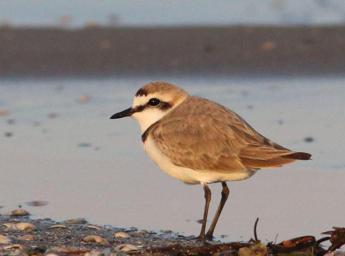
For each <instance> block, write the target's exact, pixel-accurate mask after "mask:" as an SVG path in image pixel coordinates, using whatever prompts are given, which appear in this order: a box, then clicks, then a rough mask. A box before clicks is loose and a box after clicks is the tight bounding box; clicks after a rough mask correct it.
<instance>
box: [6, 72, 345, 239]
mask: <svg viewBox="0 0 345 256" xmlns="http://www.w3.org/2000/svg"><path fill="white" fill-rule="evenodd" d="M163 78H164V80H168V81H171V82H174V83H177V84H179V85H181V86H182V87H184V88H185V89H186V90H187V91H189V92H190V93H191V94H194V95H199V96H202V97H207V98H210V99H213V100H215V101H217V102H219V103H221V104H223V105H225V106H228V107H230V108H231V109H233V110H234V111H236V112H237V113H238V114H240V115H241V116H242V117H243V118H245V119H246V120H247V121H248V122H249V123H250V124H251V125H253V126H254V127H255V128H256V129H257V130H258V131H259V132H260V133H262V134H264V135H266V136H267V137H269V138H270V139H272V140H274V141H276V142H277V143H280V144H282V145H284V146H286V147H288V148H291V149H293V150H298V151H305V152H309V153H311V154H312V155H313V159H312V160H311V161H303V162H296V163H294V164H291V165H288V166H285V167H284V168H279V169H278V168H277V169H272V170H262V171H260V172H258V173H257V174H256V175H254V176H253V177H252V178H250V179H248V180H245V181H241V182H229V184H228V185H229V187H230V190H231V195H230V200H229V202H228V203H227V204H226V206H225V208H224V211H223V214H222V216H221V219H220V221H219V225H218V226H217V229H216V233H215V234H216V236H217V237H221V236H222V237H225V238H224V239H225V240H226V241H238V240H245V241H246V240H248V239H249V238H250V236H251V235H252V227H253V223H254V221H255V219H256V217H259V218H260V226H259V232H260V237H261V238H262V239H267V240H268V241H274V240H275V237H276V236H277V235H278V239H279V240H283V239H287V238H289V237H296V236H299V235H305V234H319V233H320V232H321V231H324V230H327V229H328V228H329V227H331V226H344V217H343V212H344V205H345V198H344V196H343V195H344V186H343V183H344V179H345V172H344V169H345V160H344V156H343V152H344V151H345V149H344V146H345V137H344V136H343V130H342V129H340V128H339V127H343V126H344V123H345V116H344V114H343V110H344V95H345V87H344V84H345V79H344V78H332V79H331V78H324V79H320V78H318V79H315V78H305V79H282V78H279V79H278V78H271V79H247V80H246V79H233V78H227V79H213V78H209V79H207V78H203V79H201V78H199V77H194V78H190V77H189V78H167V77H162V76H161V77H154V76H152V77H151V78H150V80H151V79H152V80H154V79H163ZM147 81H148V79H147V78H127V79H120V78H112V79H94V80H93V79H74V80H73V79H72V80H69V79H67V80H61V79H56V80H44V79H42V80H31V79H24V80H20V79H13V80H1V81H0V91H1V94H0V109H1V110H2V112H3V116H1V117H0V151H1V154H0V177H1V182H0V184H1V186H0V194H1V195H2V196H1V198H0V205H2V206H3V207H4V208H2V209H0V213H6V212H7V211H9V210H11V209H13V208H15V207H17V206H18V205H19V204H21V205H23V204H24V203H25V202H28V201H32V200H42V201H47V202H49V204H48V205H46V206H44V207H40V208H30V209H29V210H30V212H31V213H32V214H33V216H34V217H35V218H45V217H49V218H53V219H55V220H63V219H67V218H74V217H84V218H86V219H87V220H89V221H90V222H92V223H98V224H111V225H114V226H121V227H131V226H135V227H137V228H139V229H148V230H160V229H170V230H174V231H178V232H180V233H181V234H185V235H186V236H188V235H192V234H194V235H195V234H198V232H199V231H200V223H198V222H197V220H199V219H200V218H201V216H202V210H203V204H204V197H203V191H202V188H201V186H187V185H185V184H183V183H181V182H180V181H178V180H175V179H173V178H171V177H169V176H167V175H166V174H164V173H163V172H161V171H160V170H159V168H158V167H157V166H156V165H155V164H154V163H153V162H152V161H151V160H150V159H149V158H148V157H147V156H146V155H145V153H144V152H143V149H142V144H141V140H140V131H139V128H138V125H137V124H136V123H135V122H134V120H130V119H127V120H125V119H124V120H118V121H114V120H110V119H109V117H110V116H111V115H112V114H114V113H115V112H118V111H119V110H122V109H124V108H127V107H128V106H129V105H130V104H131V99H132V96H133V95H134V94H135V92H136V91H137V88H138V87H139V86H141V85H142V84H144V83H146V82H147ZM325 85H327V86H325ZM6 112H7V114H6ZM220 188H221V186H220V185H219V184H212V185H211V190H212V201H211V208H210V216H211V215H213V214H214V211H215V208H216V206H217V203H218V201H219V198H220ZM181 198H183V200H181ZM91 206H92V207H91ZM296 209H299V210H298V211H296Z"/></svg>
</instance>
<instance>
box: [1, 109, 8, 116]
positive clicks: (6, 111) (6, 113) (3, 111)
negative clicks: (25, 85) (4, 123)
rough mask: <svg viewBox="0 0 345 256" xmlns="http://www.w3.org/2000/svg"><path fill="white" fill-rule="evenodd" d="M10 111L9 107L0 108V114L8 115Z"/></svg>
mask: <svg viewBox="0 0 345 256" xmlns="http://www.w3.org/2000/svg"><path fill="white" fill-rule="evenodd" d="M9 113H10V112H9V111H8V110H7V109H0V116H7V115H8V114H9Z"/></svg>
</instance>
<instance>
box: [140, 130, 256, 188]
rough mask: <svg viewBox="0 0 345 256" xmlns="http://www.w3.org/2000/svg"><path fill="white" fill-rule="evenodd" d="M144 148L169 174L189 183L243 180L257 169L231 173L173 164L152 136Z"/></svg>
mask: <svg viewBox="0 0 345 256" xmlns="http://www.w3.org/2000/svg"><path fill="white" fill-rule="evenodd" d="M144 149H145V151H146V153H147V154H148V155H149V156H150V158H151V159H152V160H153V161H154V162H155V163H156V164H157V165H158V166H159V167H160V168H161V169H162V170H163V171H164V172H165V173H167V174H168V175H170V176H172V177H174V178H176V179H179V180H181V181H183V182H184V183H187V184H200V183H202V184H207V183H213V182H220V181H230V180H243V179H246V178H248V177H250V176H252V175H253V174H254V173H255V171H251V170H239V171H236V172H231V173H224V171H223V172H217V171H214V170H213V171H208V170H193V169H190V168H186V167H181V166H177V165H175V164H173V163H172V162H171V161H170V159H169V158H168V157H166V156H165V155H163V154H162V152H161V151H160V150H159V149H158V148H157V146H156V145H155V143H154V141H153V140H152V138H151V137H150V136H148V138H147V139H146V141H145V144H144Z"/></svg>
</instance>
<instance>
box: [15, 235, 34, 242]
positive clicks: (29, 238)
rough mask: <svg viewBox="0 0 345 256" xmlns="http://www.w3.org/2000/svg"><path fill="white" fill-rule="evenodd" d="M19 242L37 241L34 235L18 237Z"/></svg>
mask: <svg viewBox="0 0 345 256" xmlns="http://www.w3.org/2000/svg"><path fill="white" fill-rule="evenodd" d="M18 240H22V241H33V240H35V237H34V236H33V235H23V236H20V237H18Z"/></svg>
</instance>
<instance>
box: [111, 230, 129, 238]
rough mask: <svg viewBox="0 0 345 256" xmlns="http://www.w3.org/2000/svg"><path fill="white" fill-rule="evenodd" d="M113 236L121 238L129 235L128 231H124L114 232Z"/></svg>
mask: <svg viewBox="0 0 345 256" xmlns="http://www.w3.org/2000/svg"><path fill="white" fill-rule="evenodd" d="M114 237H115V238H121V239H124V238H129V237H130V235H129V234H128V233H126V232H121V231H120V232H116V233H114Z"/></svg>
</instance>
